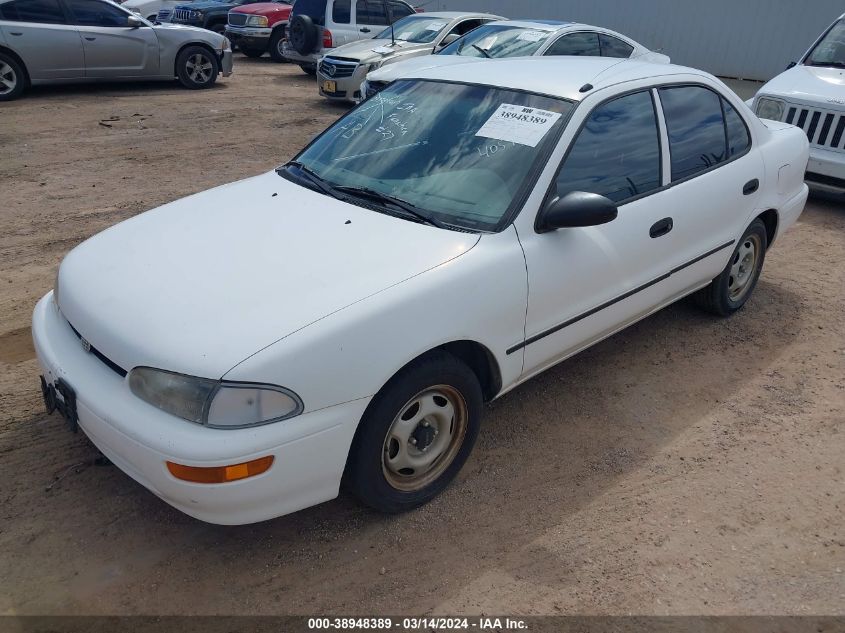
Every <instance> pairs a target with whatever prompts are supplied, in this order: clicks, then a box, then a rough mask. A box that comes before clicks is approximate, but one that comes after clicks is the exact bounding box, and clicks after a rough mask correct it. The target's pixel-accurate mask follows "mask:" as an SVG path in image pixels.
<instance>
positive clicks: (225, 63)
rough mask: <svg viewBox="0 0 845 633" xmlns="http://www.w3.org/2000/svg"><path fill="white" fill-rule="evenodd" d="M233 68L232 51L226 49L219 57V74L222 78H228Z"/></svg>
mask: <svg viewBox="0 0 845 633" xmlns="http://www.w3.org/2000/svg"><path fill="white" fill-rule="evenodd" d="M234 66H235V62H234V59H233V56H232V49H231V48H230V49H228V50H225V51H223V53H222V54H221V55H220V72H221V73H222V74H223V76H224V77H228V76H229V75H231V74H232V70H233V68H234Z"/></svg>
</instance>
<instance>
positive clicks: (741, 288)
mask: <svg viewBox="0 0 845 633" xmlns="http://www.w3.org/2000/svg"><path fill="white" fill-rule="evenodd" d="M762 253H763V245H762V244H761V242H760V238H759V236H757V235H754V234H752V235H749V236H747V237H746V238H745V239H744V240H743V241H742V244H740V245H739V248H737V249H736V252H735V253H734V257H733V259H732V260H731V270H730V277H729V278H728V296H729V297H730V300H731V301H733V302H737V301H740V300H741V299H742V298H743V297H744V296H745V294H746V293H747V292H748V289H749V288H750V287H751V285H752V283H751V282H752V280H753V279H754V274H755V272H756V271H757V268H758V266H759V263H760V255H761V254H762Z"/></svg>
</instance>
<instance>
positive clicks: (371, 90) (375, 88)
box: [366, 81, 387, 99]
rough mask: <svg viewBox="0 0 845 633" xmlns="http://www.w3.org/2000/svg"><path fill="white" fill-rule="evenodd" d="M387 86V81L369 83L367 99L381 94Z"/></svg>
mask: <svg viewBox="0 0 845 633" xmlns="http://www.w3.org/2000/svg"><path fill="white" fill-rule="evenodd" d="M386 86H387V82H386V81H368V82H367V94H366V97H367V99H369V98H370V97H372V96H373V95H377V94H378V93H380V92H381V91H382V90H384V89H385V87H386Z"/></svg>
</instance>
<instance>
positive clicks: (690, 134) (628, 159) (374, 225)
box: [33, 58, 808, 524]
mask: <svg viewBox="0 0 845 633" xmlns="http://www.w3.org/2000/svg"><path fill="white" fill-rule="evenodd" d="M807 152H808V147H807V138H806V136H805V135H804V133H803V132H801V130H799V129H797V128H795V127H793V126H791V125H786V124H776V123H767V124H765V125H764V124H763V122H762V121H761V120H760V119H758V118H757V117H755V116H754V115H753V114H752V112H751V111H750V110H749V109H748V108H747V107H746V106H745V104H744V103H743V102H742V101H741V100H740V99H739V98H738V97H737V96H736V95H735V94H734V93H733V92H731V91H730V90H729V89H727V88H726V87H725V86H724V85H723V84H722V83H721V82H719V81H718V80H717V79H715V78H713V77H712V76H710V75H707V74H705V73H703V72H700V71H697V70H692V69H688V68H681V67H678V66H671V65H653V64H647V63H643V62H636V61H620V60H618V59H602V58H578V59H573V58H555V59H518V60H517V59H512V60H491V61H489V62H487V63H485V64H470V65H467V66H453V67H445V68H438V69H432V70H429V71H425V72H422V73H421V74H420V75H419V76H417V77H415V78H413V79H402V80H397V81H395V82H394V83H392V84H391V85H390V86H388V87H387V88H385V90H383V91H382V92H381V93H379V94H378V95H377V96H376V97H374V98H372V99H370V100H368V101H365V102H364V103H363V104H361V105H360V106H358V107H357V108H355V109H354V110H352V111H351V112H350V113H349V114H347V115H346V116H344V117H342V118H341V119H340V120H339V121H338V122H336V123H335V124H333V125H332V126H331V127H330V128H328V129H327V130H326V131H325V132H323V134H322V135H320V136H319V137H317V138H316V139H315V140H314V141H313V142H312V143H311V144H310V145H308V147H307V148H306V149H305V150H303V151H302V152H301V153H300V154H299V155H298V156H297V157H296V158H295V159H294V160H293V161H291V162H289V163H287V164H286V165H284V166H282V167H280V168H278V169H277V170H275V171H272V172H270V173H267V174H264V175H261V176H257V177H254V178H251V179H248V180H244V181H242V182H239V183H235V184H230V185H226V186H223V187H220V188H217V189H215V190H213V191H209V192H205V193H201V194H197V195H194V196H191V197H188V198H185V199H184V200H181V201H178V202H175V203H172V204H168V205H165V206H164V207H161V208H159V209H156V210H154V211H150V212H148V213H144V214H141V215H139V216H137V217H135V218H132V219H130V220H128V221H126V222H123V223H121V224H119V225H117V226H114V227H112V228H110V229H108V230H107V231H105V232H103V233H101V234H100V235H97V236H95V237H93V238H91V239H90V240H88V241H86V242H85V243H83V244H82V245H80V246H79V247H77V248H75V249H74V250H73V251H71V252H70V253H69V254H68V256H67V257H66V258H65V260H64V261H63V263H62V265H61V267H60V271H59V275H58V278H57V283H56V289H55V290H54V292H51V293H49V294H48V295H46V296H45V297H44V298H43V299H42V300H41V301H40V302H39V303H38V305H37V306H36V308H35V313H34V316H33V333H34V338H35V345H36V349H37V354H38V359H39V362H40V365H41V368H42V372H43V378H42V388H43V391H44V396H45V401H46V402H47V405H48V409H51V410H52V409H58V410H59V411H60V412H61V413H62V414H63V415H64V417H65V418H66V419H67V420H68V421H69V422H70V423H71V425H72V426H75V425H78V426H79V427H81V428H82V430H83V431H84V432H85V434H86V435H87V436H88V437H89V438H91V440H92V441H93V442H94V444H96V445H97V446H98V447H99V448H100V449H101V450H102V452H103V453H104V454H105V455H106V456H107V457H108V458H109V459H111V460H112V461H113V462H114V463H115V464H116V465H117V466H119V467H120V468H121V469H123V470H124V471H126V472H127V473H128V474H129V475H130V476H132V477H133V478H135V479H137V480H138V481H139V482H141V483H142V484H143V485H144V486H146V487H148V488H149V489H150V490H152V491H153V492H154V493H155V494H157V495H158V496H160V497H161V498H162V499H164V500H165V501H167V502H168V503H170V504H172V505H174V506H175V507H177V508H178V509H180V510H182V511H184V512H186V513H188V514H190V515H192V516H194V517H197V518H199V519H202V520H205V521H209V522H213V523H225V524H239V523H249V522H254V521H260V520H263V519H268V518H270V517H275V516H278V515H281V514H285V513H288V512H293V511H295V510H299V509H301V508H305V507H307V506H310V505H313V504H316V503H320V502H322V501H326V500H328V499H331V498H333V497H335V496H337V494H338V490H339V487H340V484H341V481H343V482H344V483H345V484H346V486H347V487H348V488H349V489H350V490H351V491H352V492H354V493H355V494H356V495H357V496H358V497H359V498H360V499H361V500H363V501H364V502H366V503H367V504H369V505H371V506H373V507H375V508H377V509H379V510H382V511H387V512H395V511H401V510H407V509H410V508H414V507H416V506H418V505H420V504H422V503H424V502H426V501H428V500H429V499H431V498H432V497H434V496H435V495H436V494H438V493H439V492H440V491H441V490H443V488H444V487H445V486H446V485H447V484H448V483H449V481H450V480H452V479H453V478H454V477H455V475H456V474H457V473H458V471H459V470H460V468H461V466H462V465H463V464H464V462H465V461H466V459H467V457H468V456H469V454H470V451H471V449H472V446H473V444H474V442H475V439H476V436H477V434H478V432H479V427H480V424H481V416H482V411H483V408H484V407H483V403H484V402H485V401H487V400H491V399H493V398H496V397H497V396H500V395H502V394H504V393H506V392H507V391H509V390H510V389H513V388H514V387H515V386H516V385H518V384H520V383H521V382H523V381H525V380H527V379H529V378H530V377H531V376H533V375H535V374H537V373H538V372H541V371H543V370H544V369H546V368H548V367H550V366H552V365H554V364H555V363H558V362H560V361H561V360H563V359H564V358H567V357H568V356H571V355H573V354H575V353H576V352H578V351H579V350H582V349H584V348H586V347H588V346H589V345H592V344H593V343H595V342H597V341H599V340H601V339H603V338H605V337H607V336H610V335H611V334H613V333H614V332H616V331H618V330H620V329H622V328H624V327H625V326H627V325H630V324H631V323H634V322H635V321H638V320H639V319H642V318H643V317H645V316H646V315H648V314H651V313H653V312H655V311H656V310H659V309H660V308H662V307H663V306H666V305H668V304H670V303H672V302H674V301H677V300H678V299H679V298H681V297H683V296H685V295H688V294H690V293H697V295H696V296H697V298H698V301H699V303H700V304H701V305H702V306H703V307H705V308H706V309H708V310H710V311H711V312H714V313H715V314H718V315H729V314H731V313H732V312H734V311H736V310H738V309H739V308H741V307H742V306H743V304H745V302H746V301H747V300H748V298H749V296H750V295H751V293H752V291H753V290H754V287H755V284H756V283H757V278H758V276H759V275H760V270H761V268H762V266H763V260H764V258H765V256H766V250H767V249H768V248H769V247H770V246H771V244H772V243H773V242H774V241H775V240H776V239H777V238H778V236H779V235H781V234H782V233H783V231H784V230H786V228H787V227H789V226H790V225H791V224H792V223H793V222H795V220H796V218H797V217H798V216H799V214H800V213H801V211H802V209H803V207H804V203H805V201H806V197H807V187H806V186H805V185H804V182H803V175H804V169H805V167H806V164H807Z"/></svg>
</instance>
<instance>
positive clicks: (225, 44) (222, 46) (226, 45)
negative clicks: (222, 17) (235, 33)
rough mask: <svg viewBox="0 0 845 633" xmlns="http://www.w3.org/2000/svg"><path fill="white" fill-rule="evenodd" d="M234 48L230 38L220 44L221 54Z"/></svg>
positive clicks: (225, 38)
mask: <svg viewBox="0 0 845 633" xmlns="http://www.w3.org/2000/svg"><path fill="white" fill-rule="evenodd" d="M231 48H232V42H230V41H229V38H228V37H224V38H223V41H222V42H221V43H220V52H221V53H224V52H226V51H228V50H229V49H231Z"/></svg>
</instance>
